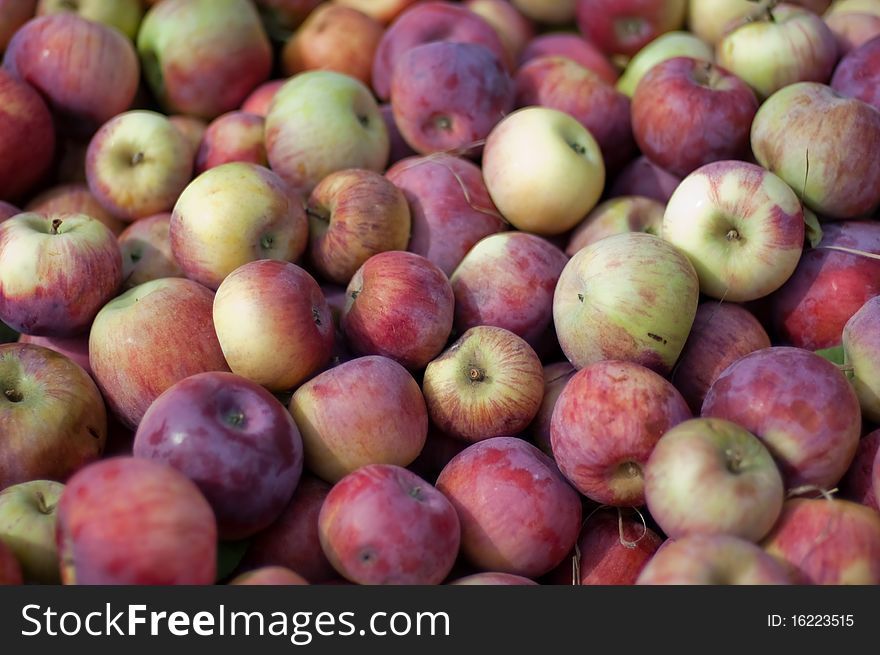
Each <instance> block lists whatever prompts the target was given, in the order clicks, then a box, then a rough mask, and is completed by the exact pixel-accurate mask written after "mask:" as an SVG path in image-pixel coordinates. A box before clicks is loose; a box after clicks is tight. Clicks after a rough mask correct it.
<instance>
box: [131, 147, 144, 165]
mask: <svg viewBox="0 0 880 655" xmlns="http://www.w3.org/2000/svg"><path fill="white" fill-rule="evenodd" d="M143 160H144V153H143V152H141V151H140V150H138V151H137V152H136V153H134V154H133V155H132V156H131V165H132V166H137V165H138V164H140V163H141V162H142V161H143Z"/></svg>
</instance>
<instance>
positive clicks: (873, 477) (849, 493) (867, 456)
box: [838, 430, 880, 512]
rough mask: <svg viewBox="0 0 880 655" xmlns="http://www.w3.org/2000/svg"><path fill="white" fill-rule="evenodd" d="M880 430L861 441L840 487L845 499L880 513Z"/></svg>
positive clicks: (867, 435)
mask: <svg viewBox="0 0 880 655" xmlns="http://www.w3.org/2000/svg"><path fill="white" fill-rule="evenodd" d="M878 452H880V430H874V431H873V432H869V433H868V434H866V435H865V436H864V437H862V438H861V439H860V440H859V447H858V449H857V450H856V455H855V457H853V461H852V464H851V465H850V467H849V469H847V472H846V475H844V476H843V479H842V480H841V481H840V484H839V485H838V487H839V488H840V494H841V496H842V497H843V498H845V499H847V500H851V501H853V502H856V503H861V504H862V505H865V506H866V507H871V508H872V509H875V510H877V511H878V512H880V503H878V502H877V499H878V497H880V496H878V495H877V492H878V491H880V482H878V478H880V464H878V463H877V462H878V461H880V455H878V454H877V453H878Z"/></svg>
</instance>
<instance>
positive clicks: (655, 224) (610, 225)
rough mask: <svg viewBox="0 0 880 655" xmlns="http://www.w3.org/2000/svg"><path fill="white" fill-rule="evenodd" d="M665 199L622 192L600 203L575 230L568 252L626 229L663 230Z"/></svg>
mask: <svg viewBox="0 0 880 655" xmlns="http://www.w3.org/2000/svg"><path fill="white" fill-rule="evenodd" d="M665 208H666V207H665V206H664V204H663V203H661V202H659V201H657V200H654V199H653V198H647V197H645V196H620V197H618V198H611V199H610V200H606V201H605V202H603V203H600V204H599V205H597V206H596V207H595V209H593V210H592V211H591V212H590V213H589V214H587V216H586V218H584V220H583V221H581V222H580V223H579V224H578V226H577V227H576V228H575V229H574V230H573V231H572V232H571V234H570V235H569V238H568V245H566V247H565V254H566V255H568V256H569V257H573V256H574V254H575V253H576V252H577V251H578V250H580V249H581V248H585V247H587V246H589V245H590V244H592V243H595V242H596V241H599V240H600V239H604V238H605V237H610V236H614V235H615V234H623V233H625V232H646V233H647V234H654V235H659V234H660V227H661V224H662V223H663V211H664V210H665Z"/></svg>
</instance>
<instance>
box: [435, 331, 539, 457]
mask: <svg viewBox="0 0 880 655" xmlns="http://www.w3.org/2000/svg"><path fill="white" fill-rule="evenodd" d="M422 389H423V392H424V395H425V402H426V403H427V406H428V413H429V415H430V417H431V421H432V422H433V424H434V425H436V426H437V427H438V428H439V429H440V430H442V431H443V432H445V433H446V434H449V435H450V436H453V437H456V438H458V439H462V440H464V441H468V442H475V441H480V440H483V439H489V438H491V437H499V436H503V435H511V434H514V435H515V434H518V433H519V432H521V431H523V430H525V428H526V427H528V425H529V423H531V422H532V419H534V418H535V416H536V415H537V413H538V409H539V408H540V407H541V399H542V397H543V392H544V376H543V369H542V367H541V360H540V359H538V356H537V355H536V354H535V351H534V350H533V349H532V347H531V346H529V344H528V343H526V342H525V341H524V340H523V339H521V338H520V337H518V336H517V335H515V334H514V333H513V332H510V331H509V330H505V329H504V328H499V327H493V326H488V325H480V326H477V327H473V328H471V329H469V330H468V331H466V332H465V333H464V334H462V335H461V337H459V339H458V340H457V341H456V342H455V343H453V344H452V345H451V346H449V348H447V349H446V350H445V351H444V352H443V354H441V355H440V356H439V357H438V358H437V359H435V360H434V361H432V362H431V363H430V364H428V366H427V368H426V369H425V375H424V378H423V381H422Z"/></svg>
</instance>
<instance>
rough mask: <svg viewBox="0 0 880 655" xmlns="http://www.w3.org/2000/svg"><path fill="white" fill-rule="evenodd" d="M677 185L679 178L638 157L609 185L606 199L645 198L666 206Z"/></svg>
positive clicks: (643, 157)
mask: <svg viewBox="0 0 880 655" xmlns="http://www.w3.org/2000/svg"><path fill="white" fill-rule="evenodd" d="M679 184H681V178H680V177H678V176H677V175H673V174H672V173H670V172H669V171H665V170H663V169H662V168H660V167H659V166H657V165H656V164H654V163H653V162H651V160H649V159H648V158H647V157H645V156H644V155H640V156H639V157H636V158H635V159H633V160H632V161H631V162H630V163H629V164H627V165H626V167H624V169H623V170H622V171H620V173H619V174H618V175H617V176H616V177H615V178H614V180H613V181H612V182H611V183H610V184H609V189H608V197H609V198H619V197H621V196H645V197H646V198H652V199H654V200H656V201H657V202H662V203H663V204H666V203H667V202H669V198H671V197H672V194H673V192H674V191H675V189H676V188H677V187H678V185H679Z"/></svg>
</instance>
